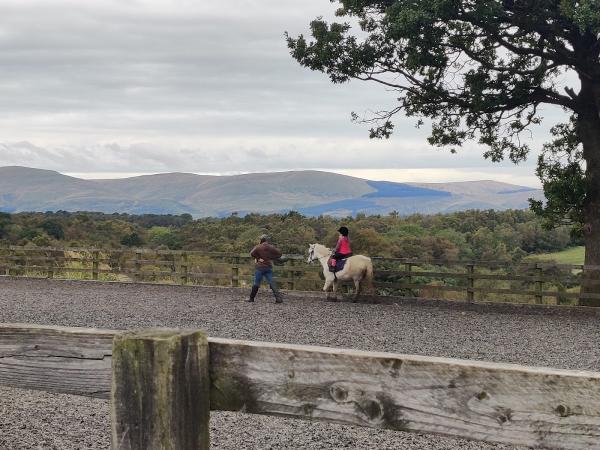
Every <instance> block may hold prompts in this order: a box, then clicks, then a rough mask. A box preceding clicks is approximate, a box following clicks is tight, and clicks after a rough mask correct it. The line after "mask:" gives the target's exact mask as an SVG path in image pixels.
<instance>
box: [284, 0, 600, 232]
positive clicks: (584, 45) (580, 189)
mask: <svg viewBox="0 0 600 450" xmlns="http://www.w3.org/2000/svg"><path fill="white" fill-rule="evenodd" d="M332 1H333V0H332ZM337 3H339V4H340V8H339V9H338V11H337V16H339V17H344V18H347V19H348V20H350V19H352V20H354V22H356V23H357V24H358V26H359V28H360V31H359V32H356V33H355V32H353V31H354V30H353V28H352V26H351V24H350V23H349V22H348V21H346V22H341V23H327V22H326V21H325V20H323V19H321V18H319V19H316V20H314V21H313V22H312V23H311V34H312V39H307V38H305V37H304V36H302V35H301V36H299V37H297V38H294V37H291V36H288V37H287V42H288V46H289V48H290V50H291V53H292V56H293V57H294V58H295V59H296V60H297V61H298V62H300V64H302V65H303V66H306V67H308V68H310V69H312V70H318V71H322V72H325V73H327V74H328V75H329V77H330V79H331V81H333V82H334V83H342V82H346V81H348V80H350V79H353V78H354V79H359V80H366V81H373V82H377V83H381V84H383V85H385V86H387V87H388V88H391V89H393V90H394V91H395V95H396V96H397V99H398V103H397V105H396V106H395V107H394V108H393V109H391V110H386V111H381V112H379V113H376V114H375V115H374V116H372V117H368V118H365V120H366V121H371V122H373V124H374V126H373V128H371V131H370V135H371V137H375V138H388V137H389V136H390V134H391V133H392V132H393V128H394V125H393V122H392V119H393V116H394V115H396V114H399V113H402V114H404V115H406V116H414V117H415V118H416V119H417V123H418V124H419V125H421V124H422V123H423V118H428V119H430V120H431V122H432V129H431V134H430V136H429V138H428V140H429V142H430V144H432V145H435V146H441V147H449V148H450V149H451V151H453V152H455V151H456V150H457V148H458V147H460V146H461V145H462V144H463V143H464V142H465V141H467V140H474V141H477V142H479V143H480V144H482V145H484V146H485V148H486V150H485V153H484V156H485V157H486V158H489V159H491V160H493V161H500V160H503V159H505V158H509V159H510V160H512V161H513V162H515V163H518V162H521V161H523V160H524V159H525V158H526V157H527V155H528V153H529V151H530V148H529V146H528V144H527V143H526V141H525V140H523V139H522V134H523V132H524V131H526V130H528V129H529V128H530V127H531V126H532V125H535V124H538V123H540V120H541V115H540V106H541V105H543V104H549V105H555V106H558V107H560V108H563V109H564V110H566V111H569V113H568V114H566V116H565V117H566V120H565V123H563V124H558V125H557V126H556V127H555V128H553V134H554V138H555V140H554V141H553V142H550V143H549V144H548V145H546V146H545V148H544V152H543V154H542V156H541V157H540V160H539V167H538V175H539V176H540V178H541V180H542V182H543V184H544V187H545V190H546V196H547V197H548V199H549V202H548V204H547V205H544V204H541V203H535V204H534V207H535V209H536V211H538V212H539V213H540V214H543V215H544V217H545V218H546V219H547V222H548V223H549V224H551V225H555V224H558V223H563V222H564V221H565V220H567V221H569V222H572V223H583V221H584V220H585V219H584V214H583V209H584V205H583V203H584V201H585V194H586V192H588V191H589V186H588V184H587V183H588V181H589V180H586V171H585V167H584V166H583V164H582V162H583V160H584V159H585V156H587V155H584V152H583V151H582V149H581V147H580V146H579V145H580V144H581V143H582V140H583V139H584V133H582V131H583V128H585V127H589V126H590V125H589V124H590V122H589V121H587V122H586V123H583V121H582V119H583V118H584V117H586V116H592V120H595V121H597V120H598V110H599V108H600V85H599V84H598V83H600V63H599V55H600V41H599V39H598V37H599V33H600V1H599V0H587V1H585V0H584V1H573V0H472V1H464V0H338V1H337ZM567 72H572V73H573V74H574V76H573V77H572V78H574V79H573V80H569V81H570V82H571V81H572V82H575V83H578V80H577V79H576V77H578V78H579V81H580V82H581V89H580V91H579V92H577V93H576V92H575V88H574V87H573V86H568V85H567V86H562V84H563V82H564V80H565V74H566V73H567ZM353 116H354V118H356V119H358V116H357V115H356V114H354V113H353ZM571 116H572V117H571ZM594 151H595V152H597V153H600V147H598V148H596V149H595V150H594ZM566 192H568V194H569V195H563V194H565V193H566ZM580 228H581V227H580Z"/></svg>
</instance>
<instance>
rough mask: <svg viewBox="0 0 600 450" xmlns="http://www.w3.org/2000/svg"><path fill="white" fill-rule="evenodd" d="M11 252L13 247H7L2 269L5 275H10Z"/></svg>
mask: <svg viewBox="0 0 600 450" xmlns="http://www.w3.org/2000/svg"><path fill="white" fill-rule="evenodd" d="M13 253H14V251H13V249H12V248H10V247H9V248H8V256H7V258H6V261H7V262H6V269H5V271H4V275H6V276H10V267H11V266H12V265H13V259H12V256H13Z"/></svg>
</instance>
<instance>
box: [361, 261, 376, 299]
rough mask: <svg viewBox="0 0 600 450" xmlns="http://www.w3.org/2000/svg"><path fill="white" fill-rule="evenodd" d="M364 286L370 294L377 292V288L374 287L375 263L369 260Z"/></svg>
mask: <svg viewBox="0 0 600 450" xmlns="http://www.w3.org/2000/svg"><path fill="white" fill-rule="evenodd" d="M363 281H364V283H365V284H364V287H365V289H366V290H367V291H368V292H369V294H374V293H375V288H374V287H373V263H372V262H371V260H369V262H368V264H367V267H366V268H365V271H364V276H363Z"/></svg>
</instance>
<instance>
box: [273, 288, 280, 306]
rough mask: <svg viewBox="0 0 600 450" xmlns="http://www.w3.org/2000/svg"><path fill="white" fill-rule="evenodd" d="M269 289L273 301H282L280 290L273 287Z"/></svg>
mask: <svg viewBox="0 0 600 450" xmlns="http://www.w3.org/2000/svg"><path fill="white" fill-rule="evenodd" d="M271 290H272V291H273V296H274V297H275V303H283V296H282V295H281V292H279V291H278V290H277V289H273V288H271Z"/></svg>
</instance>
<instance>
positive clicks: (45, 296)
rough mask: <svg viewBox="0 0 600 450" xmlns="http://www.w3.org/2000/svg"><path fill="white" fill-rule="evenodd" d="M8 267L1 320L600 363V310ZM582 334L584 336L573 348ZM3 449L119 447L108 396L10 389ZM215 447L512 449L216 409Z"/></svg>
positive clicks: (0, 440) (582, 365)
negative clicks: (335, 296) (18, 272)
mask: <svg viewBox="0 0 600 450" xmlns="http://www.w3.org/2000/svg"><path fill="white" fill-rule="evenodd" d="M247 294H248V290H247V289H235V288H207V287H198V286H172V285H171V286H168V285H147V284H145V285H142V284H122V283H87V282H77V281H61V280H40V279H15V278H10V277H0V321H1V322H5V323H16V322H21V323H38V324H49V325H63V326H80V327H81V326H83V327H98V328H112V329H126V328H129V329H131V328H141V327H179V328H202V329H204V330H206V331H207V332H208V334H209V335H210V336H214V337H224V338H235V339H249V340H254V341H269V342H282V343H296V344H309V345H323V346H329V347H344V348H355V349H361V350H371V351H377V350H381V351H390V352H396V353H408V354H422V355H429V356H442V357H454V358H462V359H472V360H487V361H497V362H509V363H517V364H524V365H536V366H549V367H557V368H568V369H590V370H600V335H599V334H598V333H597V332H596V331H597V323H598V314H600V312H599V313H598V314H596V313H595V312H594V313H593V314H590V312H588V311H582V310H578V309H573V308H549V307H544V306H528V305H520V306H519V305H507V304H503V305H489V304H487V305H482V304H464V303H455V302H444V301H428V300H410V301H409V300H407V301H403V302H401V303H399V304H391V305H384V304H379V305H373V304H361V303H327V302H324V301H323V298H322V296H320V295H318V294H314V295H311V296H309V295H307V294H300V293H296V294H295V295H288V296H287V297H286V299H285V302H284V303H283V304H282V305H275V304H274V303H273V299H272V297H271V295H270V293H269V292H267V290H266V289H261V291H260V292H259V296H258V297H257V302H256V303H255V304H248V303H245V302H243V300H244V299H245V297H246V295H247ZM572 342H577V343H578V345H577V346H573V345H572ZM0 411H2V417H1V421H0V430H1V433H0V448H10V449H14V450H21V449H30V448H36V449H55V448H59V449H64V450H72V449H73V450H74V449H81V448H94V449H103V448H108V447H109V440H110V439H109V436H110V430H109V417H108V402H107V401H103V400H97V399H87V398H82V397H72V396H67V395H53V394H45V393H40V392H29V391H22V390H15V389H6V388H0ZM211 435H212V448H214V449H236V450H237V449H296V448H298V449H300V448H302V449H333V448H347V449H355V450H358V449H363V448H379V449H400V448H410V449H417V450H418V449H448V450H453V449H473V450H474V449H507V448H512V447H509V446H503V445H491V444H489V445H488V444H483V443H479V442H470V441H464V440H456V439H449V438H442V437H439V436H431V435H430V436H427V435H426V436H424V435H419V434H409V433H402V432H391V431H385V430H370V429H362V428H356V427H349V426H342V425H333V424H325V423H313V422H305V421H298V420H288V419H283V418H275V417H262V416H253V415H248V414H241V413H214V414H212V417H211Z"/></svg>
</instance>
